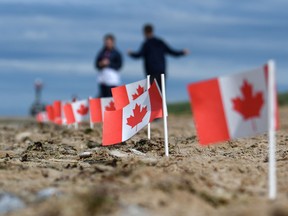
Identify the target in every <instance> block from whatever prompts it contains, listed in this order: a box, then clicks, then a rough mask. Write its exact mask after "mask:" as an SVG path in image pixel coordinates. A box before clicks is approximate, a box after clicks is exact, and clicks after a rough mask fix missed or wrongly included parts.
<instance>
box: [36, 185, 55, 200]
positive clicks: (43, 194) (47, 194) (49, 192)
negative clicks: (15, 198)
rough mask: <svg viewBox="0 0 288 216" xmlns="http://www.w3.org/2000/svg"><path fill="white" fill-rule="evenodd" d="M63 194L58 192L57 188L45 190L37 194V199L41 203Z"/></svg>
mask: <svg viewBox="0 0 288 216" xmlns="http://www.w3.org/2000/svg"><path fill="white" fill-rule="evenodd" d="M60 194H61V193H60V192H59V191H58V190H57V188H53V187H51V188H45V189H43V190H41V191H39V192H38V193H37V199H38V200H39V201H43V200H46V199H48V198H49V197H52V196H59V195H60Z"/></svg>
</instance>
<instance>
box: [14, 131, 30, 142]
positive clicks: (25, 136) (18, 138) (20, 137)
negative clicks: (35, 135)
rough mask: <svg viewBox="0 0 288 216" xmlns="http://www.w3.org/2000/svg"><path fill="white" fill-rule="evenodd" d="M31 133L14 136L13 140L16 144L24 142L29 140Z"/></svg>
mask: <svg viewBox="0 0 288 216" xmlns="http://www.w3.org/2000/svg"><path fill="white" fill-rule="evenodd" d="M31 135H32V134H31V133H30V132H22V133H19V134H17V135H16V137H15V139H16V141H18V142H24V141H26V140H27V139H29V138H30V137H31Z"/></svg>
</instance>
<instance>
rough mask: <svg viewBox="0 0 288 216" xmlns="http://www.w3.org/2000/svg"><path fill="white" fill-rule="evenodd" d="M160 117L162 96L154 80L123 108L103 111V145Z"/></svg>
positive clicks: (130, 134)
mask: <svg viewBox="0 0 288 216" xmlns="http://www.w3.org/2000/svg"><path fill="white" fill-rule="evenodd" d="M161 117H162V96H161V93H160V90H159V87H158V85H157V83H156V82H155V81H154V83H153V84H152V85H151V87H150V88H149V90H148V91H146V92H144V93H143V94H141V95H140V96H139V97H138V98H137V99H135V100H133V101H131V102H130V103H129V104H128V105H127V106H125V107H124V108H122V109H119V110H115V111H110V112H108V111H106V112H104V122H103V140H102V141H103V145H113V144H117V143H121V142H123V141H125V140H127V139H129V138H130V137H132V136H133V135H134V134H136V133H137V132H138V131H139V130H141V129H142V128H143V127H145V126H146V125H147V124H148V123H149V122H151V121H153V120H154V119H156V118H161Z"/></svg>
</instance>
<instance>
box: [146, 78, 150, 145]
mask: <svg viewBox="0 0 288 216" xmlns="http://www.w3.org/2000/svg"><path fill="white" fill-rule="evenodd" d="M149 88H150V75H147V91H148V89H149ZM147 138H148V140H150V139H151V126H150V123H149V124H148V127H147Z"/></svg>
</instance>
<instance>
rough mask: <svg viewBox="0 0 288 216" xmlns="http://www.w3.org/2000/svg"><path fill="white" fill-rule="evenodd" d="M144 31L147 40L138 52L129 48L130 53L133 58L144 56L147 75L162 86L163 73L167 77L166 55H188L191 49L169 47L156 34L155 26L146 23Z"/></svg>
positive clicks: (151, 80)
mask: <svg viewBox="0 0 288 216" xmlns="http://www.w3.org/2000/svg"><path fill="white" fill-rule="evenodd" d="M143 33H144V37H145V41H144V42H143V44H142V46H141V48H140V50H139V51H138V52H133V51H131V50H128V55H129V56H131V57H132V58H141V57H142V58H143V59H144V69H145V73H146V76H147V75H150V82H151V83H152V82H153V80H154V79H156V80H157V82H158V84H159V87H160V88H161V74H162V73H163V74H165V77H166V59H165V55H166V54H169V55H172V56H175V57H178V56H183V55H187V54H188V53H189V51H188V50H187V49H183V50H174V49H172V48H171V47H169V46H168V45H167V44H166V43H165V42H164V41H163V40H161V39H160V38H158V37H156V36H154V30H153V26H152V25H151V24H146V25H144V27H143Z"/></svg>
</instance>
